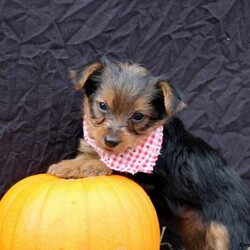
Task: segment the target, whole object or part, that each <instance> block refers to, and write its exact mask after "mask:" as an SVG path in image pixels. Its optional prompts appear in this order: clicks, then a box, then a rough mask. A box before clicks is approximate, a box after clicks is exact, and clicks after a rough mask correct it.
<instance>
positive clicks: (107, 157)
mask: <svg viewBox="0 0 250 250" xmlns="http://www.w3.org/2000/svg"><path fill="white" fill-rule="evenodd" d="M83 131H84V139H85V141H86V142H87V143H88V144H89V145H90V146H91V147H93V148H94V149H95V150H96V152H97V153H98V154H99V156H100V158H101V161H102V162H103V163H105V164H106V166H107V167H109V168H110V169H113V170H116V171H120V172H128V173H132V174H135V173H137V172H144V173H152V172H153V167H154V166H155V163H156V161H157V159H158V155H160V150H161V145H162V138H163V127H162V126H161V127H158V128H157V129H156V130H155V131H153V132H152V133H151V134H150V135H149V136H148V137H147V139H146V140H145V141H144V142H143V143H142V144H140V145H138V146H137V147H136V148H135V149H127V150H126V151H124V152H123V153H120V154H108V153H106V152H105V151H104V150H102V149H101V148H100V147H98V146H96V144H95V141H94V139H92V138H90V137H89V134H88V130H87V124H86V122H85V121H84V122H83Z"/></svg>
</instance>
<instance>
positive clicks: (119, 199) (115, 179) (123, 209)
mask: <svg viewBox="0 0 250 250" xmlns="http://www.w3.org/2000/svg"><path fill="white" fill-rule="evenodd" d="M110 177H115V178H112V182H113V183H115V184H116V185H117V186H118V187H119V184H120V181H122V182H126V181H125V180H124V179H123V178H120V177H119V179H120V180H119V181H118V179H117V176H110ZM110 177H109V176H108V178H110ZM110 179H111V178H110ZM103 181H104V182H105V183H106V184H107V185H108V186H110V188H111V189H112V190H113V193H114V194H115V196H116V197H117V200H118V201H119V205H120V207H121V208H122V212H123V215H124V218H126V220H125V221H126V229H127V230H125V231H126V232H130V230H128V229H129V227H130V226H129V224H128V222H129V218H128V216H127V214H126V212H125V208H124V205H123V203H122V202H121V198H120V196H119V195H118V194H117V190H116V189H115V188H114V187H113V183H112V185H111V183H109V182H110V180H109V182H108V181H107V180H106V179H103ZM124 192H125V191H124ZM125 193H126V195H127V194H128V192H125ZM127 197H129V199H130V200H131V196H130V195H127ZM127 235H128V238H129V248H128V249H131V238H132V235H130V234H127ZM131 250H133V249H131ZM138 250H139V249H138Z"/></svg>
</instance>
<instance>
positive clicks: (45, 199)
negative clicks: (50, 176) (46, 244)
mask: <svg viewBox="0 0 250 250" xmlns="http://www.w3.org/2000/svg"><path fill="white" fill-rule="evenodd" d="M57 181H58V180H57V179H55V180H54V181H52V180H51V182H50V186H48V187H47V190H46V193H45V196H44V199H43V202H42V205H41V210H40V211H41V212H40V213H38V214H39V219H38V220H37V221H38V222H40V221H41V218H42V216H43V213H44V207H45V204H46V202H47V198H48V196H49V194H50V192H51V190H52V189H53V187H54V184H55V183H56V182H57ZM40 229H41V224H39V225H38V226H37V230H36V232H35V233H34V236H33V237H34V238H36V236H37V235H38V232H39V231H40ZM35 242H36V243H37V241H36V240H35Z"/></svg>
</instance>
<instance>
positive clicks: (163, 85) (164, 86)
mask: <svg viewBox="0 0 250 250" xmlns="http://www.w3.org/2000/svg"><path fill="white" fill-rule="evenodd" d="M157 87H158V88H159V89H160V90H161V92H162V95H163V99H164V106H165V110H166V112H167V114H168V115H169V116H171V115H174V114H176V113H177V112H179V111H181V110H182V109H183V108H185V107H186V103H185V101H184V99H183V97H182V95H181V93H180V92H179V91H178V90H177V89H176V88H175V87H173V86H172V85H170V84H169V83H168V82H167V81H159V82H158V83H157Z"/></svg>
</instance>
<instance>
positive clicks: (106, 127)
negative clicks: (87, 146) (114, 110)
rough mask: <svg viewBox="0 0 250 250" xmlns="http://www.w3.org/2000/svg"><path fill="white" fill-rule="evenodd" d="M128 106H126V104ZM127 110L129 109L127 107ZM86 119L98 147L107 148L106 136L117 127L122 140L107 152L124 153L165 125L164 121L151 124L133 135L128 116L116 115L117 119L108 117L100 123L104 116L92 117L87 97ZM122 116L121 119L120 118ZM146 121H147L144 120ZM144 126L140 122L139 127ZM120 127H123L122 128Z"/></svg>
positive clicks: (85, 102)
mask: <svg viewBox="0 0 250 250" xmlns="http://www.w3.org/2000/svg"><path fill="white" fill-rule="evenodd" d="M124 107H126V106H124ZM125 110H126V111H127V109H125ZM84 114H85V116H84V119H85V121H86V123H87V126H88V132H89V136H90V137H91V138H92V139H94V140H95V143H96V145H97V146H98V147H100V148H102V149H104V150H105V148H106V147H107V146H106V145H105V143H104V137H105V136H106V135H107V134H108V133H109V132H110V129H113V130H114V128H115V127H117V137H118V139H119V141H120V142H121V143H120V144H119V145H118V146H117V147H116V148H114V149H112V151H107V153H122V152H124V151H125V150H126V149H128V148H132V149H134V148H136V147H137V146H138V145H139V144H140V143H142V141H143V140H145V139H146V138H147V137H148V136H149V134H150V133H151V132H153V131H154V130H155V129H156V128H158V127H159V126H162V125H163V121H160V122H158V123H155V124H154V126H151V127H150V128H149V129H147V130H146V131H144V132H143V134H140V135H139V136H136V135H133V134H131V133H129V132H128V130H127V126H126V123H127V119H126V116H122V115H121V117H118V118H117V117H116V119H115V120H114V119H107V121H106V122H104V123H102V124H100V125H99V124H98V123H99V122H100V121H101V120H102V118H100V119H98V118H97V119H92V118H91V116H90V107H89V103H88V99H87V97H86V98H85V101H84ZM119 118H120V119H119ZM144 122H145V121H144ZM140 126H143V124H138V127H140ZM118 127H121V128H120V129H119V128H118Z"/></svg>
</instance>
